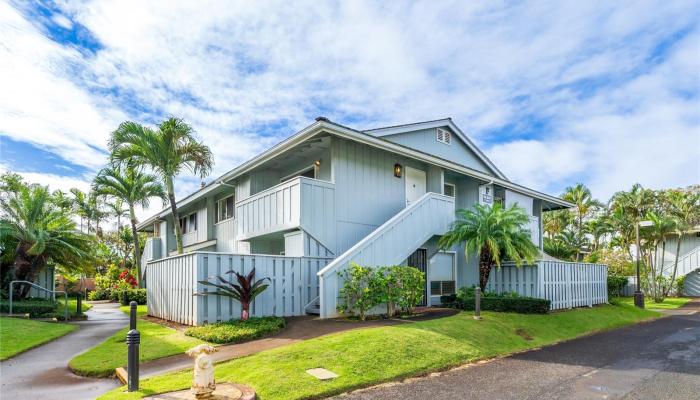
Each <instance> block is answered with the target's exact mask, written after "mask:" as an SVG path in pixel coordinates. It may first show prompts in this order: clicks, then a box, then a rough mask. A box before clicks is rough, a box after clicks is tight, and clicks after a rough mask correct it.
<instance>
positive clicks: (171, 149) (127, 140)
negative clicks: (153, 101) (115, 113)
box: [109, 118, 213, 254]
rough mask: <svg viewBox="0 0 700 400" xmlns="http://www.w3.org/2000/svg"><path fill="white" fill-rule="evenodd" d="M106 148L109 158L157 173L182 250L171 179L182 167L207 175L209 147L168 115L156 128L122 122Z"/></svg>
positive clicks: (180, 251) (176, 119)
mask: <svg viewBox="0 0 700 400" xmlns="http://www.w3.org/2000/svg"><path fill="white" fill-rule="evenodd" d="M109 149H110V151H111V152H112V155H111V159H112V161H115V162H125V161H129V162H133V163H135V165H138V166H148V167H150V168H151V169H153V171H154V172H155V173H156V174H157V175H158V176H159V177H160V179H161V181H162V182H163V184H164V186H165V188H166V190H167V193H168V200H169V201H170V208H171V212H172V214H173V221H174V225H175V242H176V244H177V252H178V253H179V254H182V230H181V228H180V224H179V223H178V221H179V215H178V212H177V204H176V202H175V188H174V185H173V180H174V179H175V177H176V176H177V175H178V174H180V172H182V170H183V169H188V170H190V171H191V172H192V173H194V174H199V175H200V176H201V177H204V176H206V175H208V174H209V172H210V171H211V168H212V165H213V158H212V154H211V150H210V149H209V147H207V146H206V145H204V144H203V143H201V142H198V141H197V140H196V139H195V137H194V130H193V129H192V127H191V126H190V125H188V124H186V123H185V122H183V120H182V119H179V118H170V119H167V120H165V121H163V122H162V123H161V124H160V125H159V126H158V129H156V130H153V129H151V128H148V127H145V126H143V125H140V124H138V123H135V122H130V121H127V122H123V123H122V124H121V125H119V128H117V130H116V131H114V132H113V133H112V137H111V139H110V141H109Z"/></svg>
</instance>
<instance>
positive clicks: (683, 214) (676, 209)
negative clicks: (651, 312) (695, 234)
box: [664, 190, 700, 296]
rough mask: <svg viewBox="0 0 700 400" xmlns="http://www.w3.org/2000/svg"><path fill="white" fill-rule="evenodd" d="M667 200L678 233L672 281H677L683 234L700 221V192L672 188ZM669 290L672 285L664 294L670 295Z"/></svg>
mask: <svg viewBox="0 0 700 400" xmlns="http://www.w3.org/2000/svg"><path fill="white" fill-rule="evenodd" d="M666 202H667V205H668V207H669V209H670V214H671V215H672V216H673V218H674V219H675V221H676V224H675V232H674V233H675V234H676V254H675V261H674V262H673V272H672V274H671V282H675V280H676V274H677V273H678V258H679V256H680V252H681V240H682V239H683V234H685V233H687V232H688V230H689V229H691V228H693V227H694V226H695V225H696V224H698V223H700V193H691V192H682V191H678V190H672V191H670V192H668V193H667V195H666ZM669 290H670V286H669V288H668V289H667V290H666V292H665V293H664V296H667V295H668V291H669Z"/></svg>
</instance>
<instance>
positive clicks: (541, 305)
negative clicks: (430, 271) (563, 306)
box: [440, 294, 551, 314]
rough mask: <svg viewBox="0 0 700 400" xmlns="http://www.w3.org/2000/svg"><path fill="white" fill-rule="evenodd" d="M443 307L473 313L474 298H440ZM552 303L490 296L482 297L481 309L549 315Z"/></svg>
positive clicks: (509, 296)
mask: <svg viewBox="0 0 700 400" xmlns="http://www.w3.org/2000/svg"><path fill="white" fill-rule="evenodd" d="M440 300H441V301H442V304H443V305H446V306H448V307H453V308H458V309H460V310H465V311H473V310H474V305H475V302H476V299H475V298H474V297H457V296H456V295H454V294H453V295H449V296H442V297H440ZM550 304H551V302H550V301H549V300H546V299H537V298H534V297H513V296H512V295H508V296H498V295H493V294H489V295H488V296H483V297H481V309H482V310H485V311H498V312H515V313H519V314H547V313H548V312H549V306H550Z"/></svg>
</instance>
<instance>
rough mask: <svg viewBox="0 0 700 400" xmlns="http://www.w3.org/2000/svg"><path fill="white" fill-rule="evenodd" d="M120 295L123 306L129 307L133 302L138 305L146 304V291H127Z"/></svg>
mask: <svg viewBox="0 0 700 400" xmlns="http://www.w3.org/2000/svg"><path fill="white" fill-rule="evenodd" d="M118 293H119V302H120V303H121V304H122V305H123V306H128V305H129V304H131V302H132V301H135V302H136V304H141V305H143V304H146V289H126V290H121V291H119V292H118Z"/></svg>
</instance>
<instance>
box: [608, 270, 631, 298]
mask: <svg viewBox="0 0 700 400" xmlns="http://www.w3.org/2000/svg"><path fill="white" fill-rule="evenodd" d="M628 281H629V279H627V277H626V276H619V275H608V297H620V296H622V290H623V289H624V288H625V286H627V283H628Z"/></svg>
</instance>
